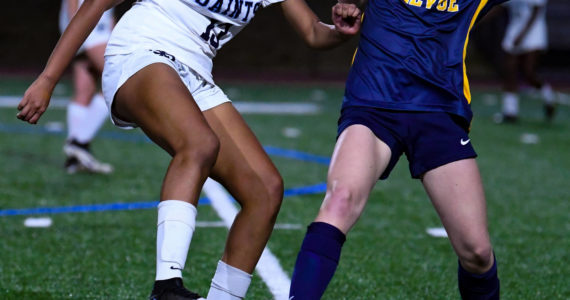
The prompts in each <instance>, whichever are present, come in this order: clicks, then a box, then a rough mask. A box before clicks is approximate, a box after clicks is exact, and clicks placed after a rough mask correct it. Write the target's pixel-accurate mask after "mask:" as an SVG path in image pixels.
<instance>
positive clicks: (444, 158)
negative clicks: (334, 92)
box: [290, 0, 503, 300]
mask: <svg viewBox="0 0 570 300" xmlns="http://www.w3.org/2000/svg"><path fill="white" fill-rule="evenodd" d="M500 2H503V0H370V1H368V4H367V5H368V6H367V8H366V10H365V12H364V18H363V23H362V27H361V38H360V43H359V46H358V49H357V52H356V54H355V57H354V63H353V65H352V68H351V70H350V73H349V76H348V79H347V83H346V91H345V96H344V101H343V104H342V110H341V115H340V118H339V121H338V139H337V143H336V146H335V149H334V153H333V156H332V161H331V164H330V167H329V172H328V178H327V192H326V195H325V198H324V201H323V204H322V206H321V208H320V210H319V212H318V215H317V217H316V219H315V220H314V222H313V223H312V224H310V225H309V227H308V230H307V233H306V236H305V239H304V241H303V244H302V246H301V249H300V251H299V254H298V257H297V261H296V264H295V270H294V272H293V278H292V283H291V289H290V299H293V300H304V299H310V300H315V299H320V298H321V297H322V295H323V293H324V291H325V289H326V287H327V285H328V284H329V282H330V280H331V278H332V277H333V275H334V272H335V270H336V267H337V264H338V261H339V258H340V253H341V248H342V245H343V243H344V241H345V238H346V235H347V233H348V231H349V230H350V229H351V228H352V226H353V225H354V224H355V223H356V221H357V220H358V218H359V216H360V215H361V213H362V211H363V209H364V206H365V204H366V202H367V200H368V197H369V194H370V191H371V189H372V188H373V186H374V185H375V183H376V181H377V180H378V178H380V179H386V178H387V177H388V176H389V174H390V171H391V170H392V169H393V167H394V165H395V164H396V162H397V161H398V159H399V157H400V156H401V155H402V154H403V153H405V154H406V157H407V158H408V161H409V163H410V164H409V167H410V173H411V175H412V177H413V178H417V179H420V180H421V182H422V183H423V185H424V188H425V190H426V192H427V194H428V195H429V197H430V199H431V201H432V203H433V205H434V207H435V209H436V211H437V213H438V214H439V216H440V219H441V221H442V223H443V226H444V227H445V229H446V231H447V233H448V236H449V239H450V241H451V245H452V246H453V249H454V250H455V252H456V254H457V256H458V258H459V267H458V281H459V291H460V294H461V296H462V298H463V299H499V279H498V277H497V264H496V260H495V256H494V253H493V249H492V246H491V241H490V238H489V233H488V231H487V215H486V204H485V196H484V192H483V185H482V183H481V178H480V174H479V169H478V167H477V163H476V161H475V157H476V153H475V151H474V150H473V147H472V144H471V140H470V138H469V135H468V133H469V126H470V122H471V118H472V112H471V109H470V102H471V94H470V91H469V83H468V81H467V76H466V69H465V53H466V48H467V42H468V38H469V32H470V30H471V28H472V27H473V24H474V23H475V20H476V19H477V17H478V16H480V15H482V14H483V13H485V12H486V11H487V10H488V9H490V8H491V7H492V6H493V5H495V4H498V3H500Z"/></svg>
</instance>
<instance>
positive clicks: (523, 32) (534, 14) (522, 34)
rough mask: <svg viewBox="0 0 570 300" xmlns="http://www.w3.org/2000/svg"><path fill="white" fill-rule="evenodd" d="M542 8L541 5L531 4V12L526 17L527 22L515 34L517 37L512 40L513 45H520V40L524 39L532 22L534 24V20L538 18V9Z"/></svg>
mask: <svg viewBox="0 0 570 300" xmlns="http://www.w3.org/2000/svg"><path fill="white" fill-rule="evenodd" d="M541 9H542V6H541V5H533V6H532V13H531V15H530V18H528V22H526V24H525V25H524V27H523V29H522V30H521V32H520V33H519V34H518V35H517V37H516V38H515V40H514V41H513V45H514V46H515V47H516V46H518V45H520V43H521V42H522V40H523V39H524V37H525V36H526V35H527V34H528V31H529V30H530V28H531V27H532V24H534V22H535V21H536V19H537V18H538V13H539V12H540V10H541Z"/></svg>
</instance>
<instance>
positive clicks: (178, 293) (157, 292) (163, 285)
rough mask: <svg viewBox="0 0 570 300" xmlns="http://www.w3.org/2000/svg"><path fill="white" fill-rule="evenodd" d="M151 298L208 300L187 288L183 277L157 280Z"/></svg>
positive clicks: (153, 299) (157, 299)
mask: <svg viewBox="0 0 570 300" xmlns="http://www.w3.org/2000/svg"><path fill="white" fill-rule="evenodd" d="M148 299H149V300H206V298H203V297H201V296H200V295H198V294H196V293H194V292H192V291H189V290H187V289H186V288H185V287H184V284H183V283H182V278H178V277H176V278H170V279H166V280H157V281H155V282H154V287H153V288H152V292H151V294H150V297H149V298H148Z"/></svg>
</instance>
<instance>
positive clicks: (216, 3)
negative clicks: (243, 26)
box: [195, 0, 261, 22]
mask: <svg viewBox="0 0 570 300" xmlns="http://www.w3.org/2000/svg"><path fill="white" fill-rule="evenodd" d="M195 1H196V3H197V4H198V5H200V6H202V7H207V8H208V10H209V11H211V12H213V13H218V14H222V15H224V16H228V17H230V18H233V19H238V18H239V17H240V16H241V15H242V11H243V18H242V19H241V21H242V22H247V21H248V20H249V19H250V18H253V16H254V15H255V13H256V12H257V10H259V8H260V7H261V3H259V2H258V3H255V4H254V2H253V1H244V0H229V1H228V0H195Z"/></svg>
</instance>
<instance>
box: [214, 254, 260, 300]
mask: <svg viewBox="0 0 570 300" xmlns="http://www.w3.org/2000/svg"><path fill="white" fill-rule="evenodd" d="M250 283H251V274H248V273H247V272H244V271H242V270H240V269H238V268H234V267H232V266H230V265H228V264H226V263H224V262H223V261H219V262H218V268H217V269H216V274H215V275H214V278H212V284H211V285H210V291H209V292H208V300H239V299H243V298H245V294H246V293H247V289H248V288H249V284H250Z"/></svg>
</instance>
